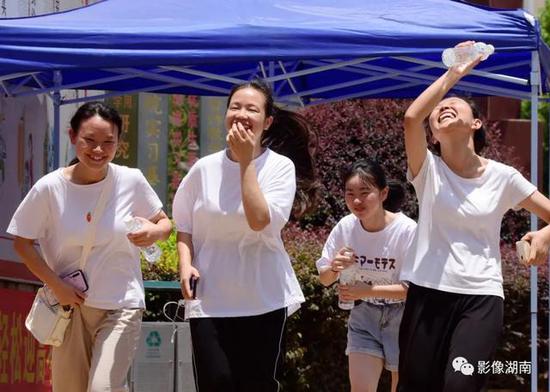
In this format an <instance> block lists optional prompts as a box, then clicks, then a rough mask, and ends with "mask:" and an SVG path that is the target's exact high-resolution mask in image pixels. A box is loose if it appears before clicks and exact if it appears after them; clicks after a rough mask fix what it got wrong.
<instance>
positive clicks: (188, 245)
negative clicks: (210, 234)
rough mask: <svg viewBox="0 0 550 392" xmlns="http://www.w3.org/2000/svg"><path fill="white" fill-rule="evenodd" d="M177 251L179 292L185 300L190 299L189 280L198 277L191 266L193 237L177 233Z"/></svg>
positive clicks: (198, 274)
mask: <svg viewBox="0 0 550 392" xmlns="http://www.w3.org/2000/svg"><path fill="white" fill-rule="evenodd" d="M177 249H178V258H179V264H180V265H179V270H180V285H181V292H182V294H183V297H184V298H185V299H191V298H192V293H191V288H190V286H189V278H191V276H194V277H196V278H199V277H200V273H199V271H198V270H197V269H196V268H195V267H193V266H192V265H191V263H192V262H193V257H194V252H193V237H192V236H191V234H189V233H183V232H181V231H178V234H177Z"/></svg>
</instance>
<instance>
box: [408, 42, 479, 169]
mask: <svg viewBox="0 0 550 392" xmlns="http://www.w3.org/2000/svg"><path fill="white" fill-rule="evenodd" d="M473 43H474V42H473V41H467V42H462V43H460V44H458V45H457V46H467V45H473ZM480 59H481V56H479V57H478V58H477V59H476V60H474V61H471V62H469V63H465V64H461V65H456V66H453V67H451V68H450V69H449V70H447V72H445V73H444V74H443V75H442V76H440V77H439V78H438V79H437V80H436V81H435V82H433V83H432V84H431V85H430V86H429V87H428V88H427V89H426V90H424V91H423V92H422V94H420V95H419V96H418V98H416V99H415V100H414V101H413V103H412V104H411V106H409V108H408V109H407V111H406V112H405V118H404V123H403V127H404V130H405V150H406V153H407V164H408V166H409V169H410V171H411V173H412V175H413V177H416V175H417V174H418V172H419V171H420V168H421V167H422V163H423V162H424V159H425V158H426V152H427V148H428V146H427V143H426V133H425V130H424V120H425V119H426V118H427V117H428V116H429V115H430V113H431V112H432V110H433V109H434V108H435V107H436V106H437V104H438V103H439V102H440V101H441V100H442V99H443V98H444V97H445V94H447V93H448V92H449V90H450V89H451V88H452V87H453V86H454V85H455V84H456V83H457V82H458V81H459V80H460V79H461V78H462V77H463V76H464V75H466V74H467V73H468V72H470V70H471V69H472V68H473V67H475V66H476V65H477V64H478V63H479V61H480Z"/></svg>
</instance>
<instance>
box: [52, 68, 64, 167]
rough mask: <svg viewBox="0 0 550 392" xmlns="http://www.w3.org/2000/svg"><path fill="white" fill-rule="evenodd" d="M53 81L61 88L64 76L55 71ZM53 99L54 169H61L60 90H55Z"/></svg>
mask: <svg viewBox="0 0 550 392" xmlns="http://www.w3.org/2000/svg"><path fill="white" fill-rule="evenodd" d="M53 81H54V84H55V86H56V87H60V86H61V83H62V76H61V72H60V71H54V76H53ZM52 98H53V130H52V142H53V167H54V169H57V168H58V167H59V151H60V148H59V143H60V142H59V130H60V129H61V93H60V92H59V90H55V91H54V92H53V94H52Z"/></svg>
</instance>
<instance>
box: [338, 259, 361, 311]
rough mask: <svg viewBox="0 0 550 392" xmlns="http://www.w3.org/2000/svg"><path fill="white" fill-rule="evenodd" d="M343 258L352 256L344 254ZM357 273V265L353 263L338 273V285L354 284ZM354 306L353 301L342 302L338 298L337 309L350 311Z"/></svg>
mask: <svg viewBox="0 0 550 392" xmlns="http://www.w3.org/2000/svg"><path fill="white" fill-rule="evenodd" d="M344 256H349V257H352V256H353V252H344ZM357 271H358V265H357V263H354V264H352V265H350V266H349V267H348V268H346V269H345V270H343V271H342V272H340V283H341V284H345V285H348V284H354V283H355V282H356V281H357ZM354 306H355V301H344V300H342V299H341V298H340V297H338V307H339V308H340V309H343V310H351V309H353V307H354Z"/></svg>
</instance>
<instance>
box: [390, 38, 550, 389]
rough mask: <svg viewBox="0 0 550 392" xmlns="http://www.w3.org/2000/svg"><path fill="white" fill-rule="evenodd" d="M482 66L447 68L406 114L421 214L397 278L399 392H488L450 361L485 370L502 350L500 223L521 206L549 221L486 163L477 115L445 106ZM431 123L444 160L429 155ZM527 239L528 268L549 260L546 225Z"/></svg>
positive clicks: (456, 103)
mask: <svg viewBox="0 0 550 392" xmlns="http://www.w3.org/2000/svg"><path fill="white" fill-rule="evenodd" d="M473 44H474V42H473V41H469V42H463V43H461V44H459V45H457V47H466V46H471V45H473ZM480 60H481V56H478V58H476V59H474V60H471V61H469V62H466V63H464V64H458V65H454V66H453V67H451V68H450V69H449V70H448V71H447V72H446V73H445V74H443V75H442V76H441V77H439V79H437V80H436V81H435V82H434V83H432V84H431V85H430V86H429V87H428V88H427V89H426V90H424V92H423V93H422V94H421V95H420V96H419V97H418V98H416V100H415V101H414V102H413V103H412V104H411V105H410V107H409V108H408V109H407V112H406V113H405V120H404V129H405V149H406V152H407V164H408V179H409V180H410V181H411V183H412V184H413V186H414V189H415V191H416V194H417V196H418V202H419V205H420V208H419V211H420V214H419V218H418V230H417V235H416V238H415V242H414V244H413V246H412V256H411V257H410V259H409V262H407V263H406V264H405V265H404V266H403V270H402V275H401V279H403V280H406V281H409V282H410V285H409V291H408V295H407V302H406V305H405V311H404V313H403V321H402V323H401V330H400V332H399V347H400V358H399V386H398V391H400V392H409V391H410V392H416V391H427V392H431V391H434V392H435V391H457V392H458V391H460V392H476V391H480V390H482V389H483V387H484V385H485V383H486V381H487V377H488V375H486V374H478V373H474V374H469V375H468V377H465V376H464V374H463V373H462V372H458V371H456V369H454V368H453V363H452V361H453V359H455V358H460V357H461V358H465V359H466V360H467V361H468V362H470V363H474V364H476V363H481V362H482V361H489V360H490V359H492V357H493V354H494V352H495V350H496V347H497V345H498V343H499V338H500V335H501V332H502V319H503V299H504V292H503V288H502V280H503V279H502V270H501V260H500V238H499V233H500V224H501V221H502V217H503V215H504V214H505V213H506V211H508V210H509V209H511V208H517V207H520V208H525V209H527V210H529V211H530V212H532V213H534V214H537V215H538V216H539V217H540V218H542V219H543V220H545V221H546V222H548V221H549V220H550V200H548V199H547V198H546V197H545V196H543V195H542V194H541V193H540V192H539V191H537V188H536V187H535V186H534V185H533V184H531V183H529V181H527V180H526V179H525V178H524V177H523V176H522V175H521V174H520V173H519V172H518V171H517V170H516V169H514V168H513V167H510V166H507V165H504V164H502V163H500V162H496V161H493V160H490V159H487V158H485V157H483V156H481V155H480V152H481V150H482V148H483V146H484V144H485V130H484V128H483V122H482V120H481V118H480V116H479V113H478V112H477V110H476V109H475V107H474V106H472V105H470V104H469V103H468V102H467V101H466V100H464V99H462V98H458V97H450V98H445V99H444V97H445V94H447V92H448V91H449V90H450V89H451V88H453V86H454V85H455V84H456V83H457V82H458V81H459V80H460V79H461V78H462V77H464V76H465V75H467V74H468V73H469V72H470V70H471V69H472V68H474V67H475V66H476V65H477V64H478V63H479V61H480ZM426 118H428V119H429V120H428V122H429V126H430V131H431V134H432V137H433V139H434V141H435V142H436V146H438V148H437V151H438V153H439V155H436V154H432V153H431V152H430V151H429V150H428V149H427V142H426V134H425V129H424V122H425V120H426ZM523 239H524V240H527V241H529V242H530V243H531V252H530V254H529V257H528V263H529V264H539V263H543V262H545V261H546V260H547V257H548V248H549V246H550V226H546V227H545V228H543V229H541V230H538V231H536V232H532V233H527V234H526V235H525V236H524V237H523ZM426 353H430V355H429V356H426V355H425V354H426ZM419 358H422V359H423V360H422V361H419V360H418V359H419Z"/></svg>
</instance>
